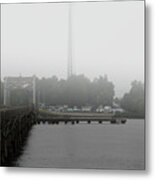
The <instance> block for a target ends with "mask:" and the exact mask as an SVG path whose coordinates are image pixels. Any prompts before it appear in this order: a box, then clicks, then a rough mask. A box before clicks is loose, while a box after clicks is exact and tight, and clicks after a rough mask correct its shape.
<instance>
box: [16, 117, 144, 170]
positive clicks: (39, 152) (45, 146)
mask: <svg viewBox="0 0 155 180" xmlns="http://www.w3.org/2000/svg"><path fill="white" fill-rule="evenodd" d="M16 165H17V166H22V167H23V166H24V167H55V168H97V169H98V168H103V169H144V120H135V119H132V120H128V121H127V123H126V124H119V125H117V124H109V123H103V124H97V123H96V124H95V123H94V124H89V125H88V124H82V123H81V124H75V125H71V124H67V125H64V124H59V125H47V124H46V125H35V126H34V127H33V129H32V131H31V134H30V137H29V139H28V142H27V145H26V146H25V148H24V152H23V155H22V156H21V157H20V158H19V159H18V160H17V162H16Z"/></svg>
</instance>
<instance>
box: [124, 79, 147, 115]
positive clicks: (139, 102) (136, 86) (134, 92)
mask: <svg viewBox="0 0 155 180" xmlns="http://www.w3.org/2000/svg"><path fill="white" fill-rule="evenodd" d="M144 104H145V100H144V85H143V84H142V83H141V82H139V81H133V82H132V83H131V89H130V92H129V93H126V94H124V96H123V98H122V100H121V106H122V108H124V109H125V110H126V111H127V112H129V113H133V114H137V115H139V116H141V117H144V115H145V105H144Z"/></svg>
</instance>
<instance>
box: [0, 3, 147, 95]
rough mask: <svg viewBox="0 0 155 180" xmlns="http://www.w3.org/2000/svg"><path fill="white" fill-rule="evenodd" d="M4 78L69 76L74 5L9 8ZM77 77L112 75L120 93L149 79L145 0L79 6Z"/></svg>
mask: <svg viewBox="0 0 155 180" xmlns="http://www.w3.org/2000/svg"><path fill="white" fill-rule="evenodd" d="M1 13H2V19H1V20H2V21H1V23H2V24H1V28H2V32H1V36H2V40H1V45H2V46H1V51H2V54H1V57H2V77H4V76H18V75H19V74H20V73H21V74H22V75H23V76H31V75H33V74H36V75H37V76H39V77H43V76H45V77H51V76H52V75H57V76H58V77H59V78H66V77H67V61H68V4H67V3H62V4H60V3H58V4H57V3H48V4H47V3H45V4H8V5H7V4H4V5H2V12H1ZM72 35H73V36H72V37H73V39H72V40H73V42H72V43H73V62H74V72H75V73H76V74H85V75H86V76H87V77H88V78H90V79H93V78H94V77H97V76H99V75H104V74H107V75H108V78H109V79H110V80H111V81H113V83H114V85H115V90H116V95H117V96H122V95H123V93H124V92H127V91H129V89H130V83H131V81H133V80H135V79H136V80H141V81H144V1H129V2H127V1H125V2H99V3H73V5H72Z"/></svg>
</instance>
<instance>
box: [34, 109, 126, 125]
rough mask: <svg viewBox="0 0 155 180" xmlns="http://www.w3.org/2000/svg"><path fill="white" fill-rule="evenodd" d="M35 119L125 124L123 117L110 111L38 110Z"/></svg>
mask: <svg viewBox="0 0 155 180" xmlns="http://www.w3.org/2000/svg"><path fill="white" fill-rule="evenodd" d="M39 114H40V115H39V116H38V119H37V123H38V124H40V123H43V124H44V123H48V124H59V123H60V122H63V123H64V124H67V123H71V124H78V123H80V122H86V123H88V124H90V123H91V122H98V123H100V124H102V123H103V122H110V123H111V124H125V123H126V119H125V118H116V117H115V116H114V114H112V113H106V114H105V113H61V112H59V113H55V112H46V111H40V112H39Z"/></svg>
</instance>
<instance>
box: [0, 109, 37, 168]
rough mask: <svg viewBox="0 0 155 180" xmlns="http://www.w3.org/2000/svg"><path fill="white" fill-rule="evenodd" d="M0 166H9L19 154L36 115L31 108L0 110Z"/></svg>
mask: <svg viewBox="0 0 155 180" xmlns="http://www.w3.org/2000/svg"><path fill="white" fill-rule="evenodd" d="M0 118H1V122H0V123H1V124H0V125H1V165H2V166H9V165H11V162H12V161H13V160H15V159H16V157H17V156H18V155H19V154H20V152H21V149H22V147H23V144H24V142H25V140H26V138H27V136H28V133H29V131H30V129H31V127H32V125H33V124H35V123H36V122H35V121H36V113H35V111H34V109H33V108H32V107H17V108H9V109H6V108H5V109H0Z"/></svg>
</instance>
